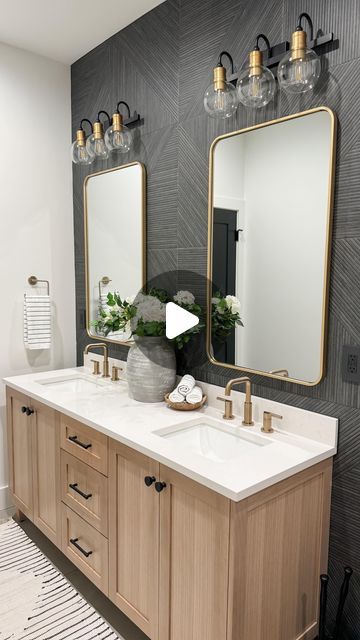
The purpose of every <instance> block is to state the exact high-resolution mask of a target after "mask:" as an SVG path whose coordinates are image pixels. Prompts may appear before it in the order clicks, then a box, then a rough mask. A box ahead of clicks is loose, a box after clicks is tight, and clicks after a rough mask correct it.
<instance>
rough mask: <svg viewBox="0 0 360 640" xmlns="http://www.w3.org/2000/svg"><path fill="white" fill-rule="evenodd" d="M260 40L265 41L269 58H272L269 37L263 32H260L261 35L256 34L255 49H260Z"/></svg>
mask: <svg viewBox="0 0 360 640" xmlns="http://www.w3.org/2000/svg"><path fill="white" fill-rule="evenodd" d="M259 40H263V41H264V42H265V44H266V49H267V54H268V58H270V57H271V47H270V42H269V39H268V38H267V37H266V36H265V35H264V34H263V33H259V35H257V36H256V40H255V47H254V51H260V47H259Z"/></svg>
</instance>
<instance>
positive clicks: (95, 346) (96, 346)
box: [84, 342, 110, 378]
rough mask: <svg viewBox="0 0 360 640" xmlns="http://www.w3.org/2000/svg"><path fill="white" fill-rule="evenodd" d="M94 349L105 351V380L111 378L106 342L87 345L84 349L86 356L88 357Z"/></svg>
mask: <svg viewBox="0 0 360 640" xmlns="http://www.w3.org/2000/svg"><path fill="white" fill-rule="evenodd" d="M92 349H103V350H104V362H103V373H102V375H103V378H109V377H110V376H109V351H108V348H107V345H106V344H105V342H91V344H87V345H86V347H85V349H84V356H86V355H87V354H88V353H89V351H90V350H92Z"/></svg>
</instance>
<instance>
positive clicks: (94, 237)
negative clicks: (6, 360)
mask: <svg viewBox="0 0 360 640" xmlns="http://www.w3.org/2000/svg"><path fill="white" fill-rule="evenodd" d="M145 180H146V178H145V168H144V166H143V165H142V164H141V163H139V162H135V163H131V164H128V165H123V166H121V167H118V168H116V169H110V170H109V171H103V172H101V173H97V174H93V175H91V176H88V177H87V179H86V180H85V185H84V215H85V245H86V246H85V249H86V277H87V287H86V289H87V296H86V297H87V299H86V308H87V331H88V334H89V335H90V336H92V337H94V338H95V337H96V338H101V339H106V340H109V341H112V342H121V343H124V342H125V343H126V342H128V341H129V339H130V337H131V331H130V328H128V329H127V328H119V329H116V327H115V328H114V326H113V323H111V330H109V324H108V319H109V318H110V316H111V312H112V310H113V309H114V306H113V305H114V299H115V298H116V296H117V295H119V296H120V297H121V299H126V298H131V297H133V296H135V295H136V294H137V293H138V292H139V291H140V289H141V288H142V287H143V285H144V283H145V278H146V272H145V270H146V260H145V239H146V238H145V226H146V225H145V215H146V213H145V206H146V203H145V194H146V191H145V189H146V186H145Z"/></svg>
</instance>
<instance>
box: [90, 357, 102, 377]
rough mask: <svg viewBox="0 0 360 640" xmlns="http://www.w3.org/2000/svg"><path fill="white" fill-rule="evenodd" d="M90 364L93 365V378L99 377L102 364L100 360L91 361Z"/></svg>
mask: <svg viewBox="0 0 360 640" xmlns="http://www.w3.org/2000/svg"><path fill="white" fill-rule="evenodd" d="M90 362H92V363H93V372H92V373H93V376H98V375H99V373H100V362H99V360H91V361H90Z"/></svg>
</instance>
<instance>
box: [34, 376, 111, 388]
mask: <svg viewBox="0 0 360 640" xmlns="http://www.w3.org/2000/svg"><path fill="white" fill-rule="evenodd" d="M38 384H41V385H42V386H44V387H46V388H48V389H56V390H58V391H67V392H70V393H88V392H89V393H93V392H94V391H96V390H97V389H103V387H104V385H106V382H105V381H104V380H101V379H100V380H99V379H96V378H94V379H92V378H89V377H88V376H85V375H82V374H79V373H74V374H72V375H68V376H62V377H60V378H47V379H44V380H38Z"/></svg>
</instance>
